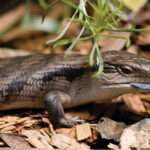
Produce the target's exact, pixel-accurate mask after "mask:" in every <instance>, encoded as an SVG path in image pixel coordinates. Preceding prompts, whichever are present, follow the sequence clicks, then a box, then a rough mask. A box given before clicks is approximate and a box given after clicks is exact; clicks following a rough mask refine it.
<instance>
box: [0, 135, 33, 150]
mask: <svg viewBox="0 0 150 150" xmlns="http://www.w3.org/2000/svg"><path fill="white" fill-rule="evenodd" d="M0 138H1V139H2V140H3V141H4V142H5V143H6V144H7V145H8V146H10V147H11V148H26V149H28V148H31V146H30V144H29V143H28V142H27V141H25V138H24V137H22V136H19V135H13V134H0Z"/></svg>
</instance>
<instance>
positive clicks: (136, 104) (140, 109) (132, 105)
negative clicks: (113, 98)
mask: <svg viewBox="0 0 150 150" xmlns="http://www.w3.org/2000/svg"><path fill="white" fill-rule="evenodd" d="M122 97H123V100H124V102H125V104H126V105H127V106H128V108H129V109H130V110H131V111H133V112H135V113H137V114H141V113H145V112H146V109H145V107H144V104H143V102H142V100H141V99H140V97H139V95H138V94H125V95H123V96H122Z"/></svg>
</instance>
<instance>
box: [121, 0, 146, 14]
mask: <svg viewBox="0 0 150 150" xmlns="http://www.w3.org/2000/svg"><path fill="white" fill-rule="evenodd" d="M121 1H122V2H123V3H124V4H125V6H126V7H128V8H129V9H131V10H132V11H134V12H137V11H139V10H140V9H141V8H142V7H143V6H144V5H145V4H146V2H147V0H121Z"/></svg>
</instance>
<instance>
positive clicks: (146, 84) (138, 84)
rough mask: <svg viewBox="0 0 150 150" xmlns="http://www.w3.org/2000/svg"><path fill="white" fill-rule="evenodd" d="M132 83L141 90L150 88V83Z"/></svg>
mask: <svg viewBox="0 0 150 150" xmlns="http://www.w3.org/2000/svg"><path fill="white" fill-rule="evenodd" d="M130 85H131V86H132V87H134V88H137V89H139V90H150V83H131V84H130Z"/></svg>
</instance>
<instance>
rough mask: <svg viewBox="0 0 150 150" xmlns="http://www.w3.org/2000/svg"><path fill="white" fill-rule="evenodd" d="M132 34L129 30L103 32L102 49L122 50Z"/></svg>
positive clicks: (100, 40)
mask: <svg viewBox="0 0 150 150" xmlns="http://www.w3.org/2000/svg"><path fill="white" fill-rule="evenodd" d="M130 35H131V33H129V32H103V33H101V36H100V38H99V45H100V46H101V51H111V50H117V51H119V50H121V49H122V48H123V47H124V46H125V45H126V43H127V42H128V38H129V36H130ZM115 37H116V38H115ZM119 37H121V38H119Z"/></svg>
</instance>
